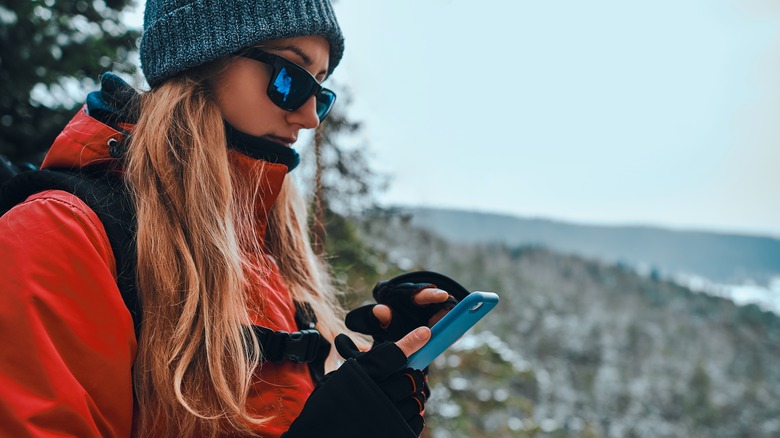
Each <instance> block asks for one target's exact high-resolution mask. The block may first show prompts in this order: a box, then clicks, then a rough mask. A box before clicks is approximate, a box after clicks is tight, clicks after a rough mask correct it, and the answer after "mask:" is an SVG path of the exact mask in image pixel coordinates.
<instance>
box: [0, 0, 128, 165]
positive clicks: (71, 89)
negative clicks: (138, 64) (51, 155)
mask: <svg viewBox="0 0 780 438" xmlns="http://www.w3.org/2000/svg"><path fill="white" fill-rule="evenodd" d="M133 4H134V1H133V0H70V1H55V0H0V42H1V43H2V44H0V154H4V155H6V156H8V157H9V158H10V159H12V160H21V159H23V160H31V161H39V160H40V158H41V155H42V152H44V151H46V149H48V147H49V146H51V143H52V142H53V141H54V138H55V137H56V136H57V134H58V133H59V131H60V130H61V129H62V128H63V127H64V125H65V124H66V123H67V121H68V120H69V119H70V117H72V115H73V113H74V112H75V111H76V109H77V107H79V106H80V105H81V103H82V102H83V99H84V97H85V94H86V92H87V91H88V90H91V89H94V88H96V86H97V85H96V82H97V78H98V77H99V75H100V74H101V73H102V72H104V71H109V70H114V71H119V72H124V73H132V72H133V71H134V70H135V67H134V66H132V65H131V63H130V62H129V61H128V56H129V55H130V54H131V51H132V50H133V48H134V47H135V43H136V40H137V38H138V37H139V35H140V32H139V31H138V30H135V29H129V28H128V27H127V26H126V25H125V24H123V23H122V21H121V19H120V14H121V12H122V11H124V10H126V9H127V8H128V7H130V6H132V5H133Z"/></svg>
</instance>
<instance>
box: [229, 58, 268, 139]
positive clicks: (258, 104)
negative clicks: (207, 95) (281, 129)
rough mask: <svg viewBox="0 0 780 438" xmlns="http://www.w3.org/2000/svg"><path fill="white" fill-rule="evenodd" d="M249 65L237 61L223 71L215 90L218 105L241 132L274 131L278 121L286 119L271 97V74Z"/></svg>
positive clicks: (258, 132) (260, 132)
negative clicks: (269, 91) (269, 83)
mask: <svg viewBox="0 0 780 438" xmlns="http://www.w3.org/2000/svg"><path fill="white" fill-rule="evenodd" d="M246 64H247V63H245V62H242V61H241V60H239V61H236V62H234V63H233V64H232V65H231V66H230V67H229V68H228V69H227V70H226V71H225V72H224V73H223V75H222V77H221V78H220V81H219V83H218V84H217V86H216V89H215V93H216V97H217V104H218V106H219V109H220V111H221V112H222V117H223V118H224V119H225V120H227V122H228V123H230V124H231V125H233V126H234V127H235V128H236V129H238V130H239V131H243V132H246V133H247V134H251V135H256V136H262V135H266V134H271V133H273V132H274V130H273V129H272V128H273V125H274V123H276V121H277V120H279V121H281V120H283V114H279V112H280V111H282V110H281V109H280V108H278V107H276V105H274V104H273V102H271V101H270V99H269V98H268V95H267V93H266V88H267V86H268V75H267V73H266V72H264V71H263V70H262V69H258V68H252V67H257V66H252V65H246Z"/></svg>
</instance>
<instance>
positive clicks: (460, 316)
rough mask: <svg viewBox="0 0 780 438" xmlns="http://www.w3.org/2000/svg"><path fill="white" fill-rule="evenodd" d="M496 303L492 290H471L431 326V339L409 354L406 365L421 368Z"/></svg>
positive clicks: (496, 299)
mask: <svg viewBox="0 0 780 438" xmlns="http://www.w3.org/2000/svg"><path fill="white" fill-rule="evenodd" d="M496 304H498V295H496V294H494V293H493V292H472V293H470V294H469V295H468V296H467V297H466V298H464V299H463V300H462V301H461V302H460V303H458V305H456V306H455V307H453V308H452V310H450V311H449V312H448V313H447V314H446V315H444V318H442V319H441V320H439V322H437V323H436V324H434V325H433V327H431V339H429V340H428V343H427V344H425V345H423V347H422V348H421V349H419V350H417V351H416V352H414V353H412V355H411V356H409V361H408V362H407V363H406V366H407V367H409V368H414V369H417V370H421V369H423V368H425V367H427V366H428V365H430V364H431V362H433V360H434V359H436V358H437V357H439V355H440V354H442V353H443V352H444V350H446V349H447V348H449V347H450V345H452V344H454V343H455V341H457V340H458V339H460V337H461V336H463V334H464V333H466V332H467V331H468V330H469V329H470V328H471V327H473V326H474V324H476V323H477V321H479V320H480V319H482V317H484V316H485V315H487V314H488V312H490V311H491V310H493V308H494V307H496Z"/></svg>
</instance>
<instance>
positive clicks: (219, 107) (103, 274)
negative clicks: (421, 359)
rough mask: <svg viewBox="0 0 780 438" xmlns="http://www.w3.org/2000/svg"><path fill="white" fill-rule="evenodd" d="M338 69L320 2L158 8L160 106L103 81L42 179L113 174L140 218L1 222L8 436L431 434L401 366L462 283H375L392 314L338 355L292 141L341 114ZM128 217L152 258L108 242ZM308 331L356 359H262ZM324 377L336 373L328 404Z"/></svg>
mask: <svg viewBox="0 0 780 438" xmlns="http://www.w3.org/2000/svg"><path fill="white" fill-rule="evenodd" d="M342 53H343V38H342V35H341V31H340V29H339V27H338V24H337V22H336V19H335V16H334V15H333V11H332V9H331V6H330V4H329V2H328V1H327V0H284V1H280V0H274V1H271V0H268V1H256V0H241V1H227V0H223V1H216V0H215V1H206V0H196V1H192V0H149V1H147V4H146V11H145V16H144V35H143V38H142V41H141V59H142V68H143V71H144V74H145V75H146V78H147V80H148V82H149V84H150V86H151V89H150V90H149V91H147V92H145V93H142V94H137V93H136V92H135V91H134V90H132V89H130V88H129V87H128V86H127V85H126V84H124V83H123V82H121V80H120V79H119V78H117V77H116V76H113V75H105V76H104V77H103V78H102V86H103V88H102V90H101V91H99V92H94V93H91V94H90V96H89V97H88V99H87V104H86V105H85V107H84V109H83V110H82V111H80V112H79V113H78V114H77V115H76V116H75V117H74V118H73V120H72V121H71V122H70V123H69V125H68V126H67V127H66V128H65V129H64V131H63V132H62V134H60V136H59V137H58V138H57V140H56V141H55V143H54V145H53V146H52V148H51V150H50V151H49V153H48V155H47V157H46V159H45V161H44V163H43V166H42V167H43V168H44V169H60V170H62V169H68V170H69V171H73V170H74V169H76V170H78V172H79V175H81V174H92V175H95V174H98V173H95V172H97V170H96V169H100V172H103V173H99V175H101V177H100V178H101V180H113V179H117V180H119V181H121V182H122V186H121V187H123V189H121V190H119V191H117V192H116V193H115V194H116V197H117V198H121V197H122V196H127V197H128V199H129V202H130V204H131V205H132V208H131V209H132V214H127V212H125V211H119V210H118V209H115V210H111V209H109V210H108V212H107V213H106V212H103V213H96V210H94V209H93V208H92V207H93V206H92V205H91V204H90V205H88V204H87V203H85V201H84V200H83V199H81V198H80V197H79V196H76V195H74V194H72V193H68V192H67V191H62V190H45V191H41V192H39V193H36V194H33V195H32V196H30V197H28V198H27V199H26V200H25V201H24V202H21V203H19V204H18V205H16V206H15V207H13V208H12V209H11V210H10V211H8V213H6V214H5V215H3V216H2V218H0V274H2V294H0V295H2V297H0V300H1V301H0V332H2V334H3V337H4V342H3V345H2V347H0V348H2V350H0V361H1V362H0V430H1V433H0V435H3V436H19V437H21V436H79V437H86V436H131V435H133V436H174V435H180V436H264V437H272V436H280V435H282V434H285V436H287V437H290V438H294V437H303V436H393V437H400V436H415V435H417V434H419V433H420V431H421V429H422V411H423V407H424V402H425V395H426V391H427V387H426V385H425V383H424V379H423V376H422V374H421V373H420V372H416V371H412V370H409V369H404V366H403V365H404V364H405V361H406V357H408V355H409V354H411V353H412V352H414V351H416V350H417V349H419V348H420V347H421V346H422V345H423V344H424V343H425V342H426V341H427V339H428V337H429V336H430V332H429V330H428V329H427V328H425V327H424V325H426V324H429V323H431V322H432V321H433V320H435V318H437V317H439V316H440V315H441V314H442V312H445V311H446V308H445V306H444V304H443V303H444V302H445V300H448V294H447V293H446V292H444V291H442V290H439V289H437V288H436V287H435V286H433V283H434V281H432V280H440V281H437V283H441V284H450V283H447V282H448V281H450V280H449V279H446V278H444V277H437V276H436V275H435V274H430V275H427V274H426V275H423V276H422V277H420V276H419V275H418V276H416V277H414V276H413V277H405V278H404V279H403V281H395V282H393V281H391V282H390V283H384V284H381V285H379V286H378V288H377V290H375V296H377V297H379V298H380V302H381V303H384V304H386V305H379V306H374V305H371V306H367V307H364V308H361V309H357V310H356V311H353V312H352V313H351V314H350V316H349V318H348V319H349V320H350V321H351V323H350V326H351V327H352V328H354V329H356V330H359V331H362V332H363V333H366V334H370V335H372V336H374V339H375V347H374V348H372V349H371V350H370V351H368V352H365V353H361V352H359V351H358V349H357V347H355V345H354V344H353V343H352V342H351V341H350V340H349V339H348V338H346V337H344V336H343V335H340V336H337V335H338V334H339V333H341V332H345V331H346V328H345V326H344V322H342V319H343V312H342V311H341V309H340V308H339V306H338V304H337V301H336V300H335V292H334V290H333V287H332V285H331V283H330V281H329V278H328V275H327V271H326V269H325V267H324V266H323V265H322V264H321V262H320V260H319V259H318V258H317V257H316V256H315V254H314V253H313V251H312V250H311V246H310V245H309V241H308V238H307V229H306V223H307V220H306V214H305V205H304V202H303V200H302V198H301V196H300V195H299V193H298V191H297V188H296V186H295V183H294V181H293V180H292V179H291V178H289V177H287V173H288V172H289V171H291V170H292V169H293V168H294V167H295V166H296V165H297V164H298V161H299V158H298V155H297V153H296V152H295V150H294V149H293V145H294V143H295V141H296V139H297V136H298V134H299V132H300V131H301V130H303V129H313V128H316V127H317V126H318V124H319V123H320V121H321V120H322V119H323V118H324V117H326V116H327V113H328V111H329V110H330V108H331V107H332V105H333V103H334V101H335V95H334V94H333V93H332V92H331V91H329V90H327V89H325V88H322V86H321V85H320V82H322V81H323V80H325V78H326V77H327V76H329V75H330V74H331V73H332V72H333V69H334V68H335V67H336V65H337V64H338V63H339V61H340V59H341V56H342ZM69 178H70V177H69ZM122 215H125V216H127V218H126V219H122V220H124V221H126V222H127V224H128V225H127V226H125V227H124V228H130V227H137V230H135V231H134V233H133V234H132V244H133V247H134V248H133V250H132V251H137V257H131V256H128V255H126V254H124V253H125V252H126V251H125V250H124V249H120V250H116V249H117V247H116V246H115V245H113V244H114V237H113V236H111V235H110V234H111V233H108V232H107V229H108V225H107V224H106V222H107V219H106V218H109V219H110V218H111V217H112V216H122ZM120 223H122V222H121V220H120ZM120 246H121V245H120ZM132 251H130V252H129V253H130V254H133V252H132ZM120 259H121V261H120ZM128 259H130V262H129V263H130V265H131V266H132V268H133V269H132V270H135V274H134V275H133V276H132V277H131V278H132V279H133V280H134V281H131V282H130V283H131V285H130V286H123V285H122V284H123V283H122V278H123V276H124V275H125V274H126V273H127V272H132V270H131V271H125V270H124V268H123V266H125V263H128V262H127V260H128ZM451 284H452V286H450V287H448V289H452V288H459V286H458V285H457V284H455V283H454V282H453V283H451ZM443 287H444V286H443ZM128 289H132V290H133V291H134V295H133V296H137V300H138V301H140V306H139V308H138V309H136V308H134V305H131V304H128V301H127V295H128ZM123 298H124V299H123ZM448 302H451V300H448ZM434 314H436V315H434ZM394 315H395V318H394V317H393V316H394ZM401 316H403V318H401ZM296 319H297V321H296ZM309 323H311V324H313V325H312V326H309V325H307V324H309ZM309 327H316V330H317V331H318V332H319V334H321V336H322V337H323V338H324V339H326V340H327V341H329V342H335V344H336V346H337V347H338V351H339V352H340V353H341V354H342V356H344V357H345V358H347V359H348V360H347V361H346V362H345V363H344V364H343V365H341V366H340V367H338V364H339V362H340V359H339V358H338V355H337V354H336V351H335V350H336V349H330V348H325V349H323V350H322V351H323V352H324V353H322V354H319V355H318V356H319V357H318V359H320V363H319V364H317V363H316V361H314V360H311V358H308V359H305V360H306V361H308V362H310V363H309V365H310V366H311V368H312V369H311V370H310V369H309V367H308V366H307V364H305V363H298V362H300V361H301V360H303V359H302V357H301V356H296V355H295V354H297V353H294V352H293V353H290V352H289V351H285V350H284V348H282V349H281V350H280V351H281V352H280V357H279V358H276V359H277V360H272V359H269V358H270V356H271V353H272V350H273V345H272V344H273V343H272V342H271V341H269V339H282V338H283V339H284V340H285V342H288V345H292V344H294V343H295V342H298V339H299V338H293V337H290V336H289V335H286V334H285V333H283V332H287V333H291V332H297V331H298V330H299V329H301V328H309ZM263 330H265V331H263ZM307 334H312V332H307ZM313 334H314V335H317V332H313ZM266 335H267V336H266ZM280 336H281V337H282V338H280ZM285 336H286V337H285ZM290 339H292V340H290ZM383 341H392V342H383ZM328 347H329V345H328ZM309 356H311V355H309ZM323 362H324V363H323ZM318 365H319V367H320V368H321V367H322V366H323V365H324V366H325V370H326V371H331V372H330V373H329V374H328V375H327V376H325V378H324V379H321V381H320V382H319V383H318V385H317V386H316V390H315V383H317V382H315V380H316V379H317V378H318V377H319V376H321V373H318V372H317V371H318V370H317V366H318ZM310 371H311V373H310Z"/></svg>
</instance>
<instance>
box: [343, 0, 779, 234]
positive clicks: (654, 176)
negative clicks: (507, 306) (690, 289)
mask: <svg viewBox="0 0 780 438" xmlns="http://www.w3.org/2000/svg"><path fill="white" fill-rule="evenodd" d="M335 9H336V13H337V16H338V19H339V22H340V24H341V27H342V30H343V32H344V35H345V38H346V53H345V56H344V59H343V61H342V63H341V65H340V66H339V68H338V69H337V70H336V72H335V73H334V74H333V76H332V77H331V79H329V82H331V83H332V84H336V85H335V88H337V89H339V88H340V87H341V88H343V87H344V86H346V87H348V88H349V94H350V95H351V103H350V104H349V107H348V113H349V114H350V116H351V117H352V119H354V120H356V121H360V122H361V123H362V124H363V129H362V131H361V132H360V134H359V135H360V140H361V141H360V142H359V144H361V145H362V146H361V147H365V148H367V152H368V154H369V156H370V157H371V163H372V165H373V167H374V168H375V169H376V170H377V171H379V172H381V173H383V174H385V175H387V176H388V177H389V178H390V185H389V188H388V190H386V191H385V192H383V193H381V194H379V195H378V199H379V201H380V202H381V203H383V204H386V205H398V204H403V205H418V206H438V207H452V208H460V209H468V210H478V211H485V212H496V213H505V214H512V215H517V216H522V217H539V218H550V219H556V220H563V221H571V222H578V223H588V224H609V225H615V224H630V225H653V226H662V227H670V228H677V229H701V230H710V231H722V232H738V233H748V234H761V235H770V236H774V237H780V202H778V196H777V192H778V189H779V188H780V171H779V170H778V168H780V2H777V1H774V0H654V1H641V2H640V1H633V2H626V1H623V0H590V1H587V2H584V1H580V0H568V1H564V0H548V1H528V0H512V1H510V0H504V1H499V0H480V1H474V0H424V1H421V0H393V1H380V0H338V1H337V2H336V4H335ZM342 102H343V101H342ZM339 103H341V102H339Z"/></svg>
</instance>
